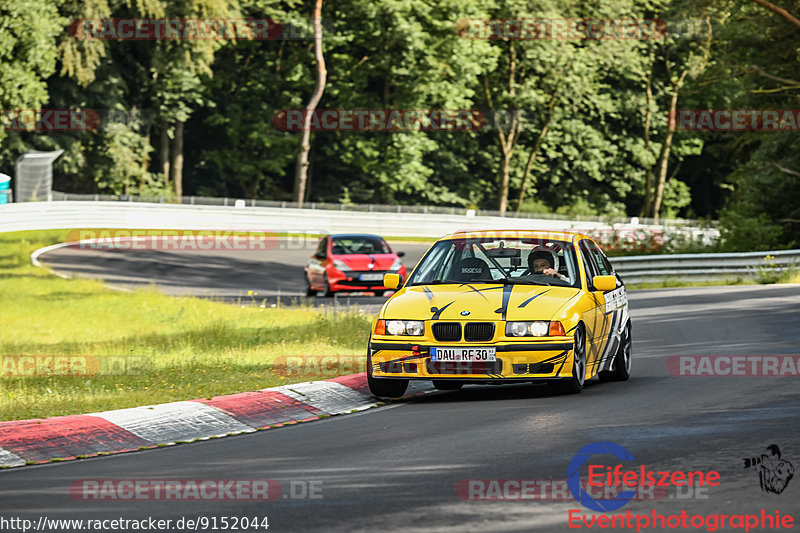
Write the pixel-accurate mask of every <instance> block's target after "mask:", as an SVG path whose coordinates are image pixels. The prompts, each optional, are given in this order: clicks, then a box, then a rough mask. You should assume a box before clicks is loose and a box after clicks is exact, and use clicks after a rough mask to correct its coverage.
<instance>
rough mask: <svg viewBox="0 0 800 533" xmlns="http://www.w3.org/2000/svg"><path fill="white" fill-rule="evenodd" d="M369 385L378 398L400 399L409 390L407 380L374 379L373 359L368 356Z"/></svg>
mask: <svg viewBox="0 0 800 533" xmlns="http://www.w3.org/2000/svg"><path fill="white" fill-rule="evenodd" d="M367 385H368V386H369V391H370V392H371V393H372V395H373V396H375V397H377V398H399V397H400V396H402V395H403V394H405V392H406V389H407V388H408V380H407V379H391V378H389V379H377V378H374V377H372V357H370V356H369V355H367Z"/></svg>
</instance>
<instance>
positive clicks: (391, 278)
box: [383, 274, 400, 290]
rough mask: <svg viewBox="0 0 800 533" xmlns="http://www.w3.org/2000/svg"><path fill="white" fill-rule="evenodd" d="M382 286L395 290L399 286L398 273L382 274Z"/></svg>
mask: <svg viewBox="0 0 800 533" xmlns="http://www.w3.org/2000/svg"><path fill="white" fill-rule="evenodd" d="M383 286H384V287H386V288H387V289H392V290H397V289H399V288H400V274H384V275H383Z"/></svg>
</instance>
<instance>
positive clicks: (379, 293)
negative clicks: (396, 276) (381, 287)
mask: <svg viewBox="0 0 800 533" xmlns="http://www.w3.org/2000/svg"><path fill="white" fill-rule="evenodd" d="M372 292H374V293H375V296H383V295H384V294H386V291H372Z"/></svg>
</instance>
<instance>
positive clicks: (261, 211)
mask: <svg viewBox="0 0 800 533" xmlns="http://www.w3.org/2000/svg"><path fill="white" fill-rule="evenodd" d="M509 227H511V229H514V230H523V231H524V230H534V229H536V230H544V231H564V230H572V231H581V232H584V233H589V234H594V233H597V234H599V235H600V236H601V239H600V242H601V244H602V243H603V242H604V241H603V239H604V238H608V237H614V236H619V235H620V234H622V235H623V236H625V237H639V236H644V237H648V239H647V240H648V241H652V240H653V239H652V238H651V237H653V235H657V236H659V238H660V237H661V236H663V237H664V238H665V239H669V238H671V236H677V235H680V236H682V237H685V236H686V235H690V236H692V238H697V237H698V235H699V236H700V237H701V238H713V237H714V236H715V235H714V234H715V233H716V234H717V235H718V232H716V230H715V229H713V228H696V227H686V226H677V227H673V226H668V225H658V226H655V225H643V224H637V225H626V224H615V225H609V224H607V223H602V222H590V221H577V220H551V219H508V218H505V217H490V216H465V215H464V214H460V215H447V214H424V213H402V214H395V213H377V212H372V213H370V212H360V211H332V210H313V209H290V208H275V207H250V206H241V207H225V206H209V205H203V206H201V205H180V204H151V203H139V202H103V201H96V202H95V201H89V202H81V201H69V202H56V201H53V202H24V203H16V204H8V205H4V206H1V207H0V232H6V231H22V230H38V229H73V228H115V229H176V230H212V231H213V230H216V231H259V232H274V233H305V234H324V233H363V232H364V231H368V232H370V233H378V234H380V235H383V236H385V237H427V238H438V237H441V236H442V235H444V234H446V233H450V232H455V231H459V230H476V229H487V230H508V229H509ZM645 245H648V243H647V242H645Z"/></svg>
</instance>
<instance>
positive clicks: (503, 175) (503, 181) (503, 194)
mask: <svg viewBox="0 0 800 533" xmlns="http://www.w3.org/2000/svg"><path fill="white" fill-rule="evenodd" d="M513 155H514V151H513V150H507V149H504V150H503V164H502V165H501V168H500V203H499V205H498V207H497V208H498V209H499V211H500V216H501V217H504V216H506V208H507V204H508V182H509V180H510V178H511V157H512V156H513Z"/></svg>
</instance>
